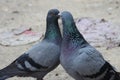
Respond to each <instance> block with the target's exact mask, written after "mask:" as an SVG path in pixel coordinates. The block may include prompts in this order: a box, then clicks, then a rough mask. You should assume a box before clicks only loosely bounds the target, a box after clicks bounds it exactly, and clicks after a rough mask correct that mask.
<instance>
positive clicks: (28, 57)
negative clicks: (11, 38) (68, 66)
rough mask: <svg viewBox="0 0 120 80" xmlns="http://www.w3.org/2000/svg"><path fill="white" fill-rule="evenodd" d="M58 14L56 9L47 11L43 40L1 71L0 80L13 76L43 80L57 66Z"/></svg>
mask: <svg viewBox="0 0 120 80" xmlns="http://www.w3.org/2000/svg"><path fill="white" fill-rule="evenodd" d="M58 13H59V11H58V10H57V9H51V10H49V12H48V14H47V19H46V26H47V27H46V33H45V37H44V39H43V40H42V41H41V42H39V43H37V44H35V45H34V46H33V47H32V48H30V49H29V50H28V51H27V52H25V53H24V54H23V55H21V56H20V57H19V58H17V59H16V60H15V61H14V62H12V63H11V64H10V65H8V66H7V67H5V68H3V69H1V70H0V80H5V79H7V78H10V77H13V76H20V77H34V78H37V80H43V77H44V76H45V75H46V74H47V73H49V72H50V71H52V70H53V69H55V68H56V67H57V66H58V65H59V63H60V61H59V56H60V48H61V40H62V38H61V33H60V29H59V25H58V18H59V15H58Z"/></svg>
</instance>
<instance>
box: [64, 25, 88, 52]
mask: <svg viewBox="0 0 120 80" xmlns="http://www.w3.org/2000/svg"><path fill="white" fill-rule="evenodd" d="M63 25H64V26H63V27H64V28H63V44H64V45H65V47H66V48H67V49H69V50H74V49H77V48H80V47H83V46H85V45H86V44H87V41H86V40H85V39H84V37H83V36H82V34H81V33H80V32H79V31H78V29H77V27H76V26H75V23H72V25H71V24H70V25H65V24H63Z"/></svg>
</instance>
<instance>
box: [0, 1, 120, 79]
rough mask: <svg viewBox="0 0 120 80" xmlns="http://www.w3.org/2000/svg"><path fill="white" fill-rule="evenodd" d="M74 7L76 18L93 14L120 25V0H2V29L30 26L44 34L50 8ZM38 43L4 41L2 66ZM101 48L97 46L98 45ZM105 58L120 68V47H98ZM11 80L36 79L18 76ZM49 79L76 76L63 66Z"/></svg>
mask: <svg viewBox="0 0 120 80" xmlns="http://www.w3.org/2000/svg"><path fill="white" fill-rule="evenodd" d="M52 8H57V9H59V10H60V11H65V10H67V11H70V12H71V13H72V14H73V16H74V18H81V17H92V18H94V19H105V20H107V21H109V22H111V23H112V24H115V25H118V26H120V0H0V31H2V30H4V29H11V28H17V27H21V26H27V27H30V28H32V30H33V31H35V32H42V33H43V34H44V32H45V29H46V15H47V12H48V10H49V9H52ZM33 44H34V43H31V44H26V45H19V46H3V45H0V69H2V68H3V67H5V66H7V65H8V64H10V63H11V62H12V61H13V60H15V59H16V58H17V57H18V56H20V55H21V54H23V53H24V52H25V51H26V50H28V49H29V48H30V47H31V46H32V45H33ZM96 48H97V47H96ZM97 49H98V50H99V51H100V52H102V54H103V56H104V58H105V59H106V60H108V61H109V62H110V63H111V64H112V65H113V66H115V68H116V69H117V70H118V71H120V64H119V61H120V48H119V47H115V48H112V49H109V50H106V48H105V47H100V48H97ZM8 80H34V79H33V78H30V77H29V78H18V77H14V78H11V79H8ZM45 80H73V79H72V78H71V77H70V76H68V75H67V74H66V73H65V71H64V70H63V68H62V67H61V66H59V67H58V68H57V69H55V70H54V71H52V72H51V73H50V74H48V75H47V76H46V77H45Z"/></svg>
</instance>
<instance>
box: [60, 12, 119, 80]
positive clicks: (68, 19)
mask: <svg viewBox="0 0 120 80" xmlns="http://www.w3.org/2000/svg"><path fill="white" fill-rule="evenodd" d="M61 17H62V23H63V40H62V48H61V56H60V62H61V64H62V66H63V68H64V69H65V70H66V72H67V73H68V74H69V75H71V76H72V77H73V78H74V79H75V80H120V76H119V74H118V73H117V72H116V71H115V70H114V69H113V67H112V66H111V65H110V64H109V63H108V62H107V61H106V60H104V58H103V57H102V55H101V53H100V52H99V51H97V50H96V49H95V48H94V47H92V46H91V45H90V44H89V43H88V42H87V41H86V40H85V39H84V37H83V36H82V34H81V33H80V32H79V31H78V29H77V27H76V25H75V23H74V20H73V17H72V15H71V13H69V12H67V11H64V12H62V14H61Z"/></svg>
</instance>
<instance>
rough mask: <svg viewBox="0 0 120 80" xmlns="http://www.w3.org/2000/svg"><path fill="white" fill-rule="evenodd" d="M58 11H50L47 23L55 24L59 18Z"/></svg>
mask: <svg viewBox="0 0 120 80" xmlns="http://www.w3.org/2000/svg"><path fill="white" fill-rule="evenodd" d="M58 14H59V11H58V10H57V9H51V10H49V11H48V14H47V21H48V22H50V23H53V22H56V21H57V20H58V18H59V15H58Z"/></svg>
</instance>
